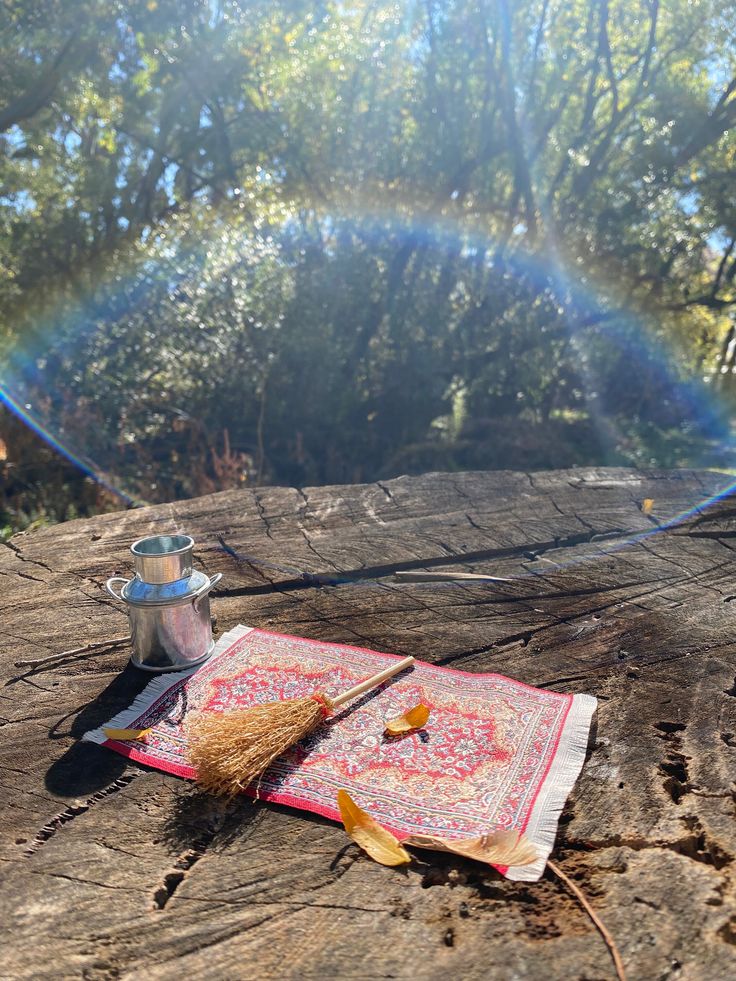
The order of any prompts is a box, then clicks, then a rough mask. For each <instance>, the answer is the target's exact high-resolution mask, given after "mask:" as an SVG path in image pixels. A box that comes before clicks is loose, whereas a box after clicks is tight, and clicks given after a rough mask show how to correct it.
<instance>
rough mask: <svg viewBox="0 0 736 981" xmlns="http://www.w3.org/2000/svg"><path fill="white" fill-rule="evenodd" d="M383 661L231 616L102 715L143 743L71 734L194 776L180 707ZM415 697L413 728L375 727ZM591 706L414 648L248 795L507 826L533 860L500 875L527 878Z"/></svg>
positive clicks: (462, 834) (447, 824)
mask: <svg viewBox="0 0 736 981" xmlns="http://www.w3.org/2000/svg"><path fill="white" fill-rule="evenodd" d="M393 660H395V656H394V655H392V654H379V653H377V652H376V651H369V650H365V649H363V648H359V647H349V646H347V645H344V644H327V643H324V642H322V641H316V640H306V639H304V638H301V637H290V636H287V635H285V634H274V633H269V632H268V631H265V630H258V629H254V628H252V627H243V626H239V627H236V628H235V629H234V630H231V631H229V633H227V634H224V635H223V636H222V637H221V638H220V640H219V641H218V643H217V645H216V647H215V650H214V652H213V654H212V656H211V657H210V659H209V660H208V661H206V662H205V663H204V664H203V665H201V666H200V667H199V668H198V669H193V670H189V671H186V672H178V673H176V674H162V675H159V676H158V677H156V678H155V679H154V680H153V681H152V682H151V683H150V684H149V685H148V686H147V687H146V688H145V689H144V691H143V692H142V693H141V694H140V695H139V696H138V698H136V700H135V701H134V702H133V704H132V705H131V706H130V708H128V709H126V710H125V711H123V712H121V713H119V714H118V715H117V716H115V718H113V719H111V720H110V722H109V723H108V726H109V727H114V728H119V729H123V728H135V729H146V728H150V729H151V730H152V731H151V732H150V733H149V734H148V735H147V737H146V741H145V743H141V742H135V741H132V742H117V741H113V740H109V739H107V738H106V736H105V734H104V732H103V730H102V729H96V730H94V731H92V732H88V733H86V734H85V736H84V737H83V738H84V739H86V740H88V741H89V742H95V743H99V744H101V745H104V746H108V747H109V748H110V749H114V750H115V751H116V752H118V753H122V754H123V755H125V756H128V757H130V758H131V759H133V760H137V761H138V762H140V763H145V764H147V765H148V766H152V767H156V768H157V769H159V770H164V771H165V772H167V773H174V774H176V775H177V776H181V777H189V778H194V777H195V776H196V774H195V772H194V770H193V769H192V767H191V766H190V765H189V763H188V760H187V741H186V735H185V731H184V720H185V717H186V714H187V712H189V711H192V710H204V711H211V712H221V711H227V710H228V709H242V708H246V707H247V706H249V705H253V704H254V703H258V702H271V701H276V700H279V699H283V698H298V697H300V696H304V695H309V694H311V693H312V692H313V691H315V690H319V691H324V692H325V693H326V694H327V695H338V694H339V693H340V692H341V691H344V690H345V689H347V688H349V687H351V686H352V685H354V684H357V683H358V682H359V681H362V680H363V679H365V678H367V677H369V676H370V675H371V674H375V673H376V672H378V671H380V670H381V669H382V668H384V667H386V666H388V665H389V664H390V663H391V662H392V661H393ZM419 702H423V703H424V704H425V705H428V706H429V708H430V710H431V714H430V718H429V722H428V723H427V725H426V726H425V728H424V729H422V730H419V731H417V732H413V733H410V734H408V735H406V736H403V737H395V738H391V737H386V736H384V735H383V730H384V726H385V723H386V721H387V720H389V719H392V718H395V717H396V716H398V715H401V714H402V713H403V712H405V711H407V710H408V709H410V708H412V707H413V706H415V705H417V704H418V703H419ZM595 707H596V700H595V698H593V697H591V696H590V695H562V694H559V693H557V692H550V691H543V690H541V689H539V688H530V687H529V686H528V685H523V684H521V683H520V682H518V681H512V680H511V679H510V678H504V677H503V676H502V675H498V674H468V673H466V672H464V671H452V670H449V669H447V668H439V667H434V666H432V665H430V664H426V663H424V662H421V661H417V662H416V663H415V665H414V667H413V668H412V669H410V670H407V671H405V672H403V673H402V674H401V675H399V676H398V677H397V678H395V679H393V680H391V681H388V682H386V683H385V684H384V685H383V686H382V687H381V688H379V689H377V690H375V691H373V692H369V693H367V694H366V695H363V696H362V697H361V698H359V699H356V700H355V701H354V702H352V703H350V704H348V705H346V706H345V707H343V708H342V709H340V710H339V712H338V713H337V714H336V715H335V716H334V717H332V718H330V719H329V720H328V721H327V722H326V723H325V725H324V726H322V727H321V729H319V730H318V731H317V732H316V733H315V734H314V735H312V736H310V737H309V738H308V739H307V740H305V741H304V742H302V743H299V744H297V745H296V746H294V747H293V748H292V749H291V750H290V751H289V752H288V753H286V754H285V755H284V756H282V757H280V758H279V759H278V760H277V761H276V762H275V763H274V765H273V766H272V767H271V768H270V769H269V770H268V771H267V772H266V774H265V775H264V777H263V778H262V779H261V781H260V784H259V788H258V796H259V797H260V798H261V799H263V800H267V801H274V802H277V803H281V804H288V805H290V806H292V807H298V808H303V809H304V810H307V811H314V812H316V813H317V814H322V815H324V816H326V817H328V818H332V819H333V820H336V821H339V820H340V815H339V812H338V810H337V805H336V796H337V792H338V790H341V789H343V790H347V791H348V793H349V794H350V795H351V796H352V797H353V798H354V800H355V801H356V803H358V804H359V805H360V806H361V807H362V808H364V809H365V810H366V811H368V812H369V813H370V814H371V815H372V816H373V817H374V818H375V819H376V820H377V821H378V822H379V823H380V824H382V825H384V826H385V827H387V828H389V829H390V830H391V831H393V832H394V834H395V835H396V836H397V838H400V839H401V838H403V837H406V836H407V835H409V834H431V835H439V836H441V837H444V838H472V837H477V836H479V835H481V834H484V833H487V832H489V831H492V830H495V829H504V830H518V831H520V832H523V833H524V834H525V835H526V836H527V838H528V839H529V840H530V841H531V842H532V843H533V844H534V845H535V846H536V848H537V852H538V854H539V860H538V861H537V862H535V863H534V864H533V865H527V866H524V867H516V868H512V869H508V870H506V874H507V875H508V878H510V879H516V880H526V881H535V880H537V879H538V878H539V877H540V876H541V875H542V872H543V871H544V865H545V861H546V859H547V856H548V855H549V853H550V851H551V850H552V846H553V844H554V839H555V835H556V833H557V820H558V818H559V815H560V812H561V810H562V807H563V805H564V803H565V800H566V799H567V796H568V794H569V793H570V791H571V790H572V787H573V785H574V783H575V780H576V779H577V776H578V774H579V773H580V770H581V768H582V765H583V763H584V761H585V750H586V746H587V741H588V732H589V729H590V720H591V717H592V714H593V712H594V711H595ZM249 793H251V791H249ZM252 795H253V796H255V790H253V791H252ZM501 871H504V870H503V869H502V870H501Z"/></svg>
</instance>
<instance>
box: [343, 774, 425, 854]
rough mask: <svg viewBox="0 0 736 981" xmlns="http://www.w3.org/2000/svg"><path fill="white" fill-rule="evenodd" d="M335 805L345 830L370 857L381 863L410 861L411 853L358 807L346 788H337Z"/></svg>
mask: <svg viewBox="0 0 736 981" xmlns="http://www.w3.org/2000/svg"><path fill="white" fill-rule="evenodd" d="M337 806H338V807H339V808H340V817H341V818H342V823H343V824H344V825H345V830H346V831H347V833H348V834H349V835H350V837H351V838H352V839H353V841H354V842H356V844H358V845H360V847H361V848H362V849H363V851H366V852H368V854H369V855H370V857H371V858H373V859H375V860H376V861H377V862H380V863H381V865H406V863H407V862H410V861H411V855H410V854H409V853H408V852H407V851H406V849H405V848H402V847H401V845H400V844H399V842H398V840H397V839H396V838H394V836H393V835H392V834H391V832H390V831H387V830H386V828H382V827H381V825H380V824H379V823H378V821H376V820H375V818H372V817H371V816H370V814H368V813H367V812H366V811H364V810H363V808H362V807H358V805H357V804H356V803H355V801H354V800H353V798H352V797H351V796H350V794H349V793H348V792H347V790H338V792H337Z"/></svg>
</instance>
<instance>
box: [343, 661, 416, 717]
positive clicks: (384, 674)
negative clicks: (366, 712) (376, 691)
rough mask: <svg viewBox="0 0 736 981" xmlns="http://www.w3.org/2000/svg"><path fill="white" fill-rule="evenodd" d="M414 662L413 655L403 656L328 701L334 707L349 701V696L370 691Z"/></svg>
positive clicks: (352, 696)
mask: <svg viewBox="0 0 736 981" xmlns="http://www.w3.org/2000/svg"><path fill="white" fill-rule="evenodd" d="M413 663H414V658H413V657H405V658H403V659H402V660H401V661H397V662H396V664H392V665H391V667H390V668H386V669H385V670H383V671H379V672H378V674H374V675H373V677H372V678H368V679H367V680H366V681H361V682H360V684H357V685H353V687H352V688H348V690H347V691H344V692H343V693H342V695H338V696H337V698H331V699H330V701H331V702H332V704H333V705H334V707H335V708H337V707H338V705H344V704H345V702H349V701H350V699H351V698H355V696H356V695H362V694H363V692H364V691H370V690H371V688H376V687H377V686H378V685H380V684H381V682H382V681H386V680H387V679H388V678H393V676H394V675H395V674H398V673H399V671H403V670H404V668H408V667H410V666H411V665H412V664H413Z"/></svg>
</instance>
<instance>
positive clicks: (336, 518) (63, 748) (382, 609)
mask: <svg viewBox="0 0 736 981" xmlns="http://www.w3.org/2000/svg"><path fill="white" fill-rule="evenodd" d="M731 480H732V478H731V477H728V476H726V475H723V474H716V473H711V472H693V471H676V472H666V471H656V472H653V471H649V472H636V471H629V470H619V469H616V470H611V469H599V470H596V469H579V470H578V469H576V470H571V471H555V472H549V473H537V474H531V475H526V474H520V473H509V472H496V473H466V474H451V475H450V474H429V475H426V476H424V477H419V478H407V477H402V478H398V479H396V480H392V481H388V482H386V483H383V484H380V483H379V484H371V485H362V486H360V485H359V486H347V487H319V488H311V489H307V490H304V491H301V490H296V489H293V488H275V487H264V488H257V489H243V490H236V491H228V492H225V493H221V494H215V495H211V496H208V497H203V498H199V499H196V500H192V501H187V502H178V503H176V504H168V505H159V506H155V507H146V508H142V509H138V510H131V511H127V512H124V513H117V514H109V515H105V516H101V517H97V518H93V519H89V520H87V519H84V520H78V521H73V522H69V523H66V524H63V525H58V526H56V527H53V528H49V529H47V530H43V531H38V532H33V533H30V534H23V535H17V536H16V537H15V538H13V539H12V540H11V541H10V542H9V543H7V544H6V546H5V547H3V548H0V582H1V583H2V593H1V595H2V613H1V614H0V617H1V620H2V631H1V636H0V648H1V651H2V657H1V659H0V670H2V682H0V684H2V687H1V688H0V698H1V699H2V701H1V702H0V716H1V718H0V727H1V728H0V734H1V738H2V767H1V779H2V784H3V789H2V803H1V806H2V835H1V836H0V839H1V840H0V858H2V863H3V864H2V879H3V886H2V890H1V891H0V929H1V930H2V931H3V942H2V947H1V948H0V951H1V953H0V976H2V977H3V978H6V977H7V978H34V979H35V978H67V977H68V978H86V979H111V978H124V979H133V978H141V977H143V978H146V979H172V981H173V979H178V978H180V977H182V976H186V977H188V978H195V979H196V978H256V977H259V978H406V979H409V978H444V977H449V976H455V977H460V978H479V979H480V978H503V979H505V978H520V979H526V978H533V979H537V978H539V979H549V978H553V979H556V978H560V979H562V978H565V979H569V978H580V979H583V978H585V979H597V978H610V977H612V976H613V972H612V965H611V960H610V957H609V955H608V952H607V950H606V947H605V945H604V944H603V942H602V940H601V938H600V936H599V934H598V933H597V932H596V931H595V929H594V928H593V926H592V924H591V922H590V921H589V920H588V919H587V918H586V916H585V915H584V914H583V912H582V911H581V909H580V907H579V906H578V904H577V903H576V902H575V900H573V899H572V898H571V897H570V895H569V894H568V893H567V892H565V890H564V889H563V888H562V887H561V885H560V884H559V882H558V881H556V880H555V879H554V878H552V877H551V876H550V875H549V873H547V874H546V875H545V877H544V878H543V879H542V880H541V881H540V882H538V883H534V884H524V883H511V882H508V881H505V880H503V879H502V878H500V876H498V875H497V874H496V873H495V872H494V871H493V870H488V869H485V868H483V867H482V866H480V865H478V864H474V863H472V862H470V861H465V860H462V859H459V858H454V857H452V856H442V855H439V854H437V855H434V854H432V855H430V854H429V853H427V855H425V856H422V859H421V860H420V861H416V862H415V863H414V864H413V865H412V867H411V868H410V869H409V870H408V871H402V870H397V869H388V868H384V867H382V866H379V865H377V864H375V863H373V862H372V861H371V860H370V859H368V858H367V857H366V856H365V855H364V854H363V853H362V852H360V850H359V849H358V848H357V847H356V846H355V845H351V844H349V843H348V841H347V839H346V837H345V834H344V832H343V830H342V829H341V828H340V827H339V826H337V825H335V824H332V823H330V822H328V821H326V820H323V819H321V818H319V817H316V816H310V815H306V814H304V813H299V812H295V811H291V810H289V809H287V808H284V807H277V806H268V805H263V804H256V805H254V804H253V803H251V802H249V801H247V800H242V801H236V802H235V803H231V804H227V805H224V804H221V803H219V802H217V801H214V800H211V799H209V798H207V797H205V796H203V795H201V794H200V793H198V792H197V791H196V789H195V788H194V787H193V786H192V785H191V784H189V783H187V782H185V781H182V780H178V779H176V778H174V777H170V776H165V775H163V774H160V773H158V772H153V771H149V770H146V769H144V768H142V767H139V766H137V765H135V764H132V763H129V762H128V761H127V760H125V759H124V758H123V757H121V756H118V755H116V754H114V753H112V752H110V751H108V750H105V749H102V748H100V747H97V746H94V745H90V744H86V743H85V744H83V743H80V742H79V738H80V736H81V735H82V734H83V733H84V732H85V731H86V730H88V729H90V728H93V727H95V726H97V725H99V724H101V723H103V722H105V721H107V720H108V719H109V718H110V717H111V716H112V715H113V714H114V713H115V712H117V711H119V710H120V709H121V708H123V707H125V706H126V705H128V704H129V703H130V702H131V701H132V699H133V697H134V696H135V694H137V692H138V691H140V689H141V688H142V687H143V686H144V684H145V683H146V682H147V681H148V680H149V677H148V676H144V675H143V674H142V673H141V672H138V671H136V670H135V669H133V668H132V667H130V666H126V662H127V657H128V654H127V652H126V649H125V647H124V646H118V647H113V648H109V647H108V648H104V647H103V648H102V649H101V650H99V649H98V650H96V651H86V652H82V653H80V654H79V655H77V656H74V657H71V658H69V659H67V660H65V661H63V662H61V663H55V664H54V663H50V664H48V665H45V666H41V667H39V668H33V667H28V666H25V667H16V666H15V662H17V661H20V660H29V659H36V658H42V657H44V656H45V655H50V654H53V653H58V652H62V651H65V650H68V649H70V648H78V647H83V646H85V645H88V644H92V643H95V642H100V643H103V642H105V641H107V640H109V639H110V638H116V637H120V636H123V635H125V634H126V633H127V618H126V615H125V613H124V611H123V610H121V609H120V608H119V606H118V605H116V604H115V603H114V602H113V601H112V600H111V599H110V598H109V597H108V596H107V595H106V594H105V592H104V591H103V588H102V585H103V583H104V581H105V579H106V578H107V577H109V576H112V575H130V571H131V564H130V561H129V558H130V557H129V553H128V547H129V545H130V544H131V543H132V542H133V541H134V540H135V539H136V538H138V537H141V536H143V535H147V534H156V533H169V532H172V531H176V532H186V533H188V534H191V535H192V536H193V537H194V538H195V540H196V543H197V545H196V549H195V554H196V557H197V561H198V563H199V565H200V566H201V568H203V569H204V570H206V571H207V572H209V573H214V572H222V573H223V577H224V578H223V581H222V582H221V584H220V587H219V588H218V589H217V590H216V592H215V593H214V595H213V600H212V608H213V614H214V616H215V617H216V628H217V630H218V631H219V632H222V631H224V630H227V629H229V628H231V627H232V626H234V625H235V624H237V623H246V624H252V625H256V626H263V627H266V628H268V629H271V630H277V631H282V632H286V633H294V634H301V635H303V636H306V637H313V638H317V639H323V640H329V641H336V642H346V643H357V644H359V645H362V646H368V647H373V648H376V649H379V650H386V651H391V652H394V653H397V654H413V655H415V656H416V657H418V658H423V659H425V660H427V661H430V662H432V663H434V664H443V665H452V667H454V668H458V669H462V670H466V671H487V670H493V671H498V672H502V673H505V674H507V675H510V676H512V677H514V678H518V679H519V680H521V681H524V682H527V683H529V684H532V685H538V686H543V687H548V688H553V689H555V690H557V691H564V692H589V693H591V694H593V695H596V696H597V697H598V699H599V710H598V714H597V731H596V732H595V733H594V734H593V736H592V739H591V745H590V749H589V757H588V760H587V763H586V765H585V768H584V770H583V773H582V776H581V778H580V780H579V781H578V784H577V786H576V789H575V791H574V793H573V796H572V797H571V799H570V801H569V803H568V806H567V808H566V810H565V812H564V814H563V816H562V820H561V824H560V830H559V834H558V839H557V845H556V849H555V852H554V853H553V857H554V858H555V860H556V861H557V863H558V864H559V866H560V867H561V868H562V869H563V870H564V871H565V872H566V873H567V874H568V875H569V876H571V877H572V878H573V879H574V880H575V881H576V882H577V883H578V884H579V885H580V886H581V887H582V888H583V889H584V891H585V892H586V893H587V895H588V896H589V897H590V899H591V902H592V903H593V905H594V907H595V908H596V910H597V911H598V913H599V914H600V915H601V916H602V918H603V919H604V921H605V923H606V924H607V926H608V928H609V929H610V931H611V933H612V934H613V935H614V937H615V938H616V941H617V944H618V946H619V948H620V950H621V953H622V955H623V959H624V962H625V964H626V967H627V972H628V975H629V977H630V978H631V979H647V981H648V979H721V978H727V977H735V976H736V885H735V883H734V856H735V855H736V825H735V824H734V816H735V802H736V782H735V781H736V645H735V644H734V639H733V638H734V636H735V635H736V616H735V614H736V604H732V601H733V600H734V599H736V562H735V561H734V560H736V555H734V540H735V539H736V508H734V507H733V503H732V498H729V497H728V496H726V497H725V498H724V499H723V500H720V501H717V502H715V503H712V504H710V505H709V506H707V507H705V508H698V509H697V510H695V511H694V512H693V513H691V514H689V516H687V517H686V518H685V519H684V520H683V521H681V522H680V523H678V524H675V525H674V526H673V527H671V528H669V529H666V530H662V529H661V525H662V524H663V523H666V521H667V520H668V519H670V518H672V517H673V516H675V515H678V514H681V513H684V512H689V511H690V509H692V508H693V507H694V506H696V505H698V503H699V502H702V501H704V500H705V499H707V498H709V497H711V496H712V495H717V494H718V493H720V492H721V491H723V490H724V489H725V488H727V487H728V486H729V484H730V482H731ZM645 502H651V505H650V503H645ZM650 508H651V509H650ZM254 559H257V560H259V561H258V563H256V562H254V561H253V560H254ZM412 569H427V570H433V571H441V570H443V569H446V570H454V571H464V572H476V573H490V574H494V575H498V576H507V577H510V578H512V579H513V580H514V581H513V582H511V583H500V584H488V583H472V582H461V583H452V584H448V583H438V582H424V583H411V582H402V583H397V582H394V581H393V580H392V578H391V573H392V572H393V571H395V570H412Z"/></svg>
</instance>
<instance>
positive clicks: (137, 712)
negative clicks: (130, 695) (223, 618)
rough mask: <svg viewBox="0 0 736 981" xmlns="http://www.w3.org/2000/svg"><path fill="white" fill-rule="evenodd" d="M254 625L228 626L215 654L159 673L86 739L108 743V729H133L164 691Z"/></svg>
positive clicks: (100, 743) (214, 650) (220, 651)
mask: <svg viewBox="0 0 736 981" xmlns="http://www.w3.org/2000/svg"><path fill="white" fill-rule="evenodd" d="M251 630H253V627H244V626H243V625H242V624H238V626H237V627H233V629H232V630H228V632H227V633H224V634H223V635H222V637H220V639H219V640H218V641H217V643H216V644H215V646H214V648H213V650H212V654H211V655H210V656H209V657H208V658H207V660H206V661H203V662H202V664H198V665H196V667H193V668H186V669H185V670H184V671H167V672H165V673H164V674H160V675H157V676H156V677H155V678H153V680H152V681H149V683H148V684H147V685H146V687H145V688H144V689H143V691H142V692H141V693H140V694H139V695H137V696H136V698H135V699H134V701H133V702H132V704H131V705H129V706H128V707H127V708H126V709H123V711H122V712H118V714H117V715H114V716H113V717H112V718H111V719H110V721H109V722H106V723H105V724H104V726H100V727H99V729H91V730H90V731H89V732H85V734H84V735H83V736H82V742H86V743H97V744H98V745H99V746H102V745H103V744H104V743H106V742H108V737H107V736H106V735H105V732H104V730H105V729H129V728H131V726H132V725H133V723H135V722H136V721H137V720H138V719H139V718H140V717H141V716H142V715H143V713H144V712H146V711H147V710H148V709H149V708H150V707H151V706H152V705H153V703H154V702H156V701H157V700H158V699H159V698H161V696H162V695H165V694H166V692H167V691H168V690H169V689H170V688H173V686H174V685H176V684H178V683H179V682H180V681H182V679H184V678H188V677H189V676H190V675H192V674H194V673H195V672H196V671H198V670H199V669H200V668H203V667H204V666H205V665H206V664H210V663H211V661H212V659H213V658H216V657H218V655H220V654H222V652H223V651H226V650H228V648H230V647H232V645H233V644H234V643H235V641H236V640H239V639H240V638H241V637H244V636H245V635H246V634H248V633H250V631H251Z"/></svg>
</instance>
